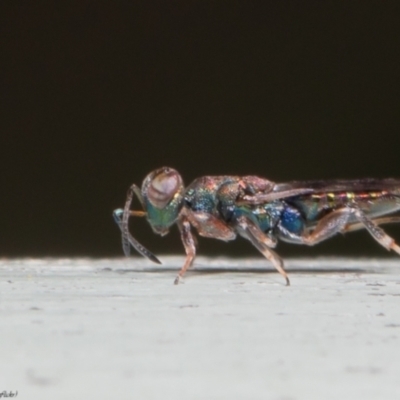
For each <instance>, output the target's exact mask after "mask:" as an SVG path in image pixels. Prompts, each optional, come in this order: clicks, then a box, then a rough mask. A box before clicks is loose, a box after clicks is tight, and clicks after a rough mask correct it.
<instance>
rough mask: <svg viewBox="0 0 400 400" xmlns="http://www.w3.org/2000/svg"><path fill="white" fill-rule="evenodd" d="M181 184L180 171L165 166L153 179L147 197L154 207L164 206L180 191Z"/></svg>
mask: <svg viewBox="0 0 400 400" xmlns="http://www.w3.org/2000/svg"><path fill="white" fill-rule="evenodd" d="M181 186H182V179H181V177H180V175H179V174H178V172H177V171H175V170H173V169H171V168H165V169H163V170H162V171H160V172H159V173H158V174H156V175H155V176H154V177H153V178H152V179H151V181H150V183H149V186H148V189H147V197H148V199H149V201H150V203H151V204H152V205H153V206H154V207H157V208H164V207H165V206H166V205H167V204H168V203H169V202H170V201H171V200H172V198H173V197H174V196H175V194H176V193H177V192H179V190H180V188H181Z"/></svg>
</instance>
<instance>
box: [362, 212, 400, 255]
mask: <svg viewBox="0 0 400 400" xmlns="http://www.w3.org/2000/svg"><path fill="white" fill-rule="evenodd" d="M355 216H356V218H357V219H358V220H359V221H360V222H361V223H362V224H364V226H365V228H366V229H367V231H368V232H369V233H370V234H371V235H372V237H373V238H374V239H375V240H376V241H377V242H378V243H379V244H381V245H382V246H383V247H384V248H385V249H386V250H393V251H395V252H396V253H397V254H400V247H399V246H398V245H397V244H396V242H395V241H394V239H393V238H391V237H390V236H389V235H388V234H387V233H386V232H385V231H384V230H383V229H382V228H381V227H379V226H378V225H377V224H376V223H375V222H374V221H373V220H372V219H370V218H368V217H367V216H366V215H365V214H364V213H363V212H362V211H361V210H359V209H356V210H355Z"/></svg>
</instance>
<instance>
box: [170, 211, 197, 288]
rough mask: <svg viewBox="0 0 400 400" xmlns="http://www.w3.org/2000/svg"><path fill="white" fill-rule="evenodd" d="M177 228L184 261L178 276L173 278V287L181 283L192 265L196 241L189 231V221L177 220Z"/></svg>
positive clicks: (183, 218)
mask: <svg viewBox="0 0 400 400" xmlns="http://www.w3.org/2000/svg"><path fill="white" fill-rule="evenodd" d="M178 228H179V231H180V232H181V239H182V243H183V246H184V247H185V252H186V260H185V263H184V264H183V267H182V268H181V270H180V271H179V273H178V276H177V277H176V278H175V281H174V284H175V285H177V284H178V283H179V282H181V281H182V277H183V275H184V274H185V272H186V270H187V269H188V268H189V267H190V266H191V265H192V264H193V261H194V259H195V257H196V241H195V237H194V236H193V234H192V231H191V229H190V223H189V221H188V220H187V219H186V218H185V217H182V218H181V219H179V220H178Z"/></svg>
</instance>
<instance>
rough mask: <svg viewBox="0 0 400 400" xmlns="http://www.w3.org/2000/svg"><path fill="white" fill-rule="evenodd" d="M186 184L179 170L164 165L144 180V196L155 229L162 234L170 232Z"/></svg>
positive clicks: (148, 216)
mask: <svg viewBox="0 0 400 400" xmlns="http://www.w3.org/2000/svg"><path fill="white" fill-rule="evenodd" d="M183 191H184V186H183V182H182V178H181V176H180V175H179V173H178V171H176V170H174V169H173V168H169V167H162V168H159V169H157V170H155V171H153V172H150V174H149V175H147V176H146V178H145V179H144V181H143V184H142V197H143V203H144V207H145V209H146V212H147V220H148V221H149V223H150V225H151V227H152V228H153V231H154V232H155V233H158V234H160V235H165V234H167V233H168V230H169V227H170V226H171V225H173V224H174V223H175V222H176V220H177V218H178V215H179V212H180V210H181V208H182V199H183Z"/></svg>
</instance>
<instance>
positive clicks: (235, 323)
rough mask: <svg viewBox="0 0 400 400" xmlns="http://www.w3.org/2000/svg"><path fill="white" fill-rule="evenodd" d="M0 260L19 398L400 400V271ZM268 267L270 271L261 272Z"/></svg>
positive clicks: (315, 264)
mask: <svg viewBox="0 0 400 400" xmlns="http://www.w3.org/2000/svg"><path fill="white" fill-rule="evenodd" d="M161 260H162V261H164V262H165V266H160V267H158V266H157V267H156V268H154V267H153V266H152V265H150V264H149V263H148V262H146V261H144V260H143V259H137V258H132V259H129V260H128V259H115V260H97V261H96V260H89V259H86V260H84V259H79V260H57V259H54V260H0V316H1V319H0V327H1V329H0V355H1V359H0V392H1V391H3V390H8V391H9V390H12V391H16V390H18V397H17V398H18V399H29V400H32V399H33V400H35V399H40V400H45V399H117V398H118V399H140V400H141V399H185V400H190V399H207V400H213V399H221V400H222V399H229V400H235V399H251V400H257V399H274V400H297V399H304V400H306V399H307V400H310V399H319V400H321V399H323V400H328V399H363V400H368V399H395V398H400V378H399V376H400V260H398V259H397V258H393V259H390V260H345V259H313V260H289V261H288V262H287V269H288V272H289V276H290V278H291V282H292V286H291V287H285V286H284V285H283V283H284V281H283V279H282V277H281V276H280V275H278V274H277V273H275V272H273V270H272V269H271V267H270V266H269V265H267V263H266V262H265V261H264V260H263V259H257V260H237V259H235V260H229V259H212V260H208V259H205V258H199V259H198V260H197V262H196V265H195V268H194V269H195V272H189V273H188V274H187V276H186V280H185V284H182V285H179V286H174V285H173V284H172V282H173V279H174V277H175V274H176V270H177V269H178V268H179V266H180V265H181V263H182V262H183V257H161ZM266 269H267V271H268V273H266V272H265V270H266Z"/></svg>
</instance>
